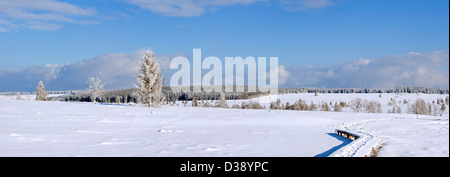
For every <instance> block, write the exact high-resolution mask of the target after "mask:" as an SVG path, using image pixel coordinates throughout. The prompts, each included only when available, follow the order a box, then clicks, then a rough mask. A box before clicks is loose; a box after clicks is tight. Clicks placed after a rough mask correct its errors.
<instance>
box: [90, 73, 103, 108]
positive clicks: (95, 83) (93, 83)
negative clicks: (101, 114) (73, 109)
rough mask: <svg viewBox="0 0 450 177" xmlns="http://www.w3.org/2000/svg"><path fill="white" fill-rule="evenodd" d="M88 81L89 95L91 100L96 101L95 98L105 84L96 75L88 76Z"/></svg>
mask: <svg viewBox="0 0 450 177" xmlns="http://www.w3.org/2000/svg"><path fill="white" fill-rule="evenodd" d="M88 83H89V91H90V95H91V101H92V102H97V98H98V97H99V96H100V94H101V93H102V91H103V87H104V86H105V84H104V83H102V81H101V80H100V79H99V78H98V77H96V78H94V77H90V78H88Z"/></svg>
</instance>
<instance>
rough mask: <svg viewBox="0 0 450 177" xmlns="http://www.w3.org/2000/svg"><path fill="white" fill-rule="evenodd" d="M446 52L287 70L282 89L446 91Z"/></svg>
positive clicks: (447, 84) (412, 53)
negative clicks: (441, 89)
mask: <svg viewBox="0 0 450 177" xmlns="http://www.w3.org/2000/svg"><path fill="white" fill-rule="evenodd" d="M448 59H449V53H448V52H445V51H435V52H431V53H414V52H411V53H409V54H406V55H400V56H396V55H388V56H385V57H381V58H376V59H359V60H356V61H354V62H350V63H345V64H340V65H335V66H330V67H300V66H297V67H290V68H286V70H288V71H289V72H290V73H291V75H295V76H296V77H290V78H289V79H288V81H286V85H285V86H289V87H327V88H393V87H396V86H424V87H433V88H449V69H448V68H449V60H448Z"/></svg>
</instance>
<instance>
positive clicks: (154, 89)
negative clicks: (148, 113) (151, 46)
mask: <svg viewBox="0 0 450 177" xmlns="http://www.w3.org/2000/svg"><path fill="white" fill-rule="evenodd" d="M139 66H140V68H139V70H138V71H137V72H138V77H137V85H135V87H136V88H137V97H138V101H139V102H140V103H141V104H144V105H147V106H148V107H152V106H158V105H160V104H161V102H162V98H163V96H162V86H163V82H164V79H163V76H162V73H161V68H160V66H159V64H158V61H156V60H155V57H154V56H153V52H152V51H151V50H147V52H146V53H145V55H144V56H143V57H142V59H141V61H140V63H139Z"/></svg>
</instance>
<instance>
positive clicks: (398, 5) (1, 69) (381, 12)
mask: <svg viewBox="0 0 450 177" xmlns="http://www.w3.org/2000/svg"><path fill="white" fill-rule="evenodd" d="M148 48H151V49H152V50H153V51H154V52H155V55H156V56H157V59H158V60H159V61H160V62H161V64H162V66H163V69H164V70H163V71H164V74H165V76H166V81H167V80H168V79H167V78H168V77H170V74H171V73H173V72H174V71H172V70H169V69H168V66H169V63H170V59H171V58H173V57H175V56H186V57H188V58H190V57H192V49H193V48H201V49H202V56H204V57H206V56H217V57H219V58H225V57H234V56H242V57H247V56H254V57H261V56H262V57H279V64H280V67H279V71H280V73H279V77H280V86H281V87H320V88H337V87H339V88H345V87H353V88H361V87H366V88H391V87H395V86H426V87H434V88H448V87H449V81H448V80H449V50H448V49H449V2H448V1H447V0H434V1H426V0H409V1H391V0H377V1H369V0H110V1H104V0H91V1H63V0H14V1H10V0H0V92H1V91H34V90H35V89H36V86H37V83H38V82H39V80H42V81H44V83H45V84H46V87H47V89H48V90H77V89H86V88H87V87H88V86H87V83H86V80H87V77H90V76H99V78H101V79H102V80H103V81H104V82H105V83H106V86H105V87H106V89H120V88H130V87H132V86H133V83H134V82H135V77H136V71H135V70H136V68H137V63H138V60H139V59H140V56H141V55H142V54H143V53H144V52H145V50H146V49H148Z"/></svg>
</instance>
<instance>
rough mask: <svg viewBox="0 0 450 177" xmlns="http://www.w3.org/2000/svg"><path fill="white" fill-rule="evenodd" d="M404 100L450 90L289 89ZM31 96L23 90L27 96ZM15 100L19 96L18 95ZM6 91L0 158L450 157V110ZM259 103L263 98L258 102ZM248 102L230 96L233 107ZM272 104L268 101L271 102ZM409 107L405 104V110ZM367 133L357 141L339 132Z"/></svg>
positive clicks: (333, 97)
mask: <svg viewBox="0 0 450 177" xmlns="http://www.w3.org/2000/svg"><path fill="white" fill-rule="evenodd" d="M396 96H398V97H397V98H396V99H397V101H400V100H401V101H403V99H409V100H411V101H414V100H415V99H416V98H418V97H420V98H423V99H425V100H426V101H427V102H431V101H432V100H436V99H437V98H445V96H447V95H425V94H420V95H417V94H403V95H395V94H382V97H381V98H380V97H379V94H319V95H318V96H314V94H289V95H280V96H279V98H280V99H281V100H282V102H287V101H289V102H291V103H293V102H295V101H296V100H298V98H302V99H303V100H307V103H308V104H309V102H310V101H311V100H312V101H314V102H315V104H318V103H319V102H321V101H322V100H323V101H327V102H329V101H350V100H352V99H353V98H356V97H361V98H362V99H367V100H369V101H371V100H377V101H379V102H380V103H381V104H382V105H383V112H386V111H385V109H386V110H387V108H389V107H388V106H387V102H388V101H389V100H390V98H392V97H394V98H395V97H396ZM24 97H26V96H24V95H22V98H24ZM11 98H15V96H11ZM32 100H33V99H31V100H30V101H28V100H20V101H17V100H14V99H13V100H11V99H9V97H7V96H0V156H164V157H167V156H177V157H178V156H183V157H184V156H187V157H197V156H208V157H217V156H218V157H224V156H225V157H228V156H233V157H234V156H238V157H239V156H250V157H251V156H262V157H267V156H270V157H273V156H275V157H284V156H300V157H313V156H331V157H335V156H364V155H366V154H367V152H368V151H370V150H371V148H372V147H373V146H375V145H377V144H378V143H381V144H382V145H383V147H382V148H381V150H380V152H379V153H378V156H407V157H411V156H444V157H445V156H447V157H448V156H449V117H448V108H447V110H446V111H445V112H444V116H443V117H434V116H419V118H417V116H416V115H412V114H406V113H403V114H387V113H382V114H369V113H354V112H352V111H351V110H349V109H347V110H345V109H344V112H338V113H336V112H321V111H286V110H270V111H269V110H267V109H265V110H243V109H223V108H202V107H195V108H194V107H184V106H182V105H183V104H181V103H180V104H179V105H180V106H169V105H165V106H162V107H161V108H145V107H140V106H128V105H121V104H99V103H97V104H94V103H75V102H53V101H47V102H39V101H32ZM252 100H257V98H255V99H252ZM237 102H242V101H238V100H236V101H232V100H231V101H230V100H229V101H228V105H229V106H231V105H232V104H235V103H237ZM266 107H268V106H266ZM405 110H406V108H405V109H404V111H405ZM335 129H345V130H348V131H351V132H355V133H357V134H358V135H360V136H361V138H360V139H358V140H356V141H350V140H347V139H345V138H342V137H339V136H337V135H335V134H334V131H335Z"/></svg>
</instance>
